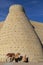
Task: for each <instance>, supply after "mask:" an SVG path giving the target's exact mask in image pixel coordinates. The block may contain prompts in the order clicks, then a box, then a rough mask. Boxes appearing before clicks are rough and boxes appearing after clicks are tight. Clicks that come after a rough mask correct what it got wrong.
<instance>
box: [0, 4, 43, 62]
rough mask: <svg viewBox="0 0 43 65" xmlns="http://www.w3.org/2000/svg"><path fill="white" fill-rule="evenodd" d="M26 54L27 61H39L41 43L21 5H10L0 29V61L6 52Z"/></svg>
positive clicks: (3, 59) (42, 55)
mask: <svg viewBox="0 0 43 65" xmlns="http://www.w3.org/2000/svg"><path fill="white" fill-rule="evenodd" d="M17 52H19V53H20V54H21V55H26V56H27V57H28V58H29V61H33V62H34V61H35V62H37V61H41V59H42V57H43V53H42V47H41V43H40V41H39V39H38V37H37V36H36V34H35V32H34V29H33V28H32V25H31V23H30V21H29V20H28V18H27V17H26V15H25V12H24V9H23V7H22V6H21V5H12V6H11V7H10V9H9V14H8V16H7V18H6V20H5V22H4V24H3V27H2V28H1V31H0V61H5V59H6V54H7V53H17Z"/></svg>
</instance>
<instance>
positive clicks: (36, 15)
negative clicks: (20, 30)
mask: <svg viewBox="0 0 43 65" xmlns="http://www.w3.org/2000/svg"><path fill="white" fill-rule="evenodd" d="M12 4H21V5H22V6H23V7H24V9H25V12H26V15H27V16H28V18H29V19H31V20H34V21H38V22H43V0H0V21H3V20H5V19H6V16H7V15H8V12H9V7H10V6H11V5H12Z"/></svg>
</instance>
